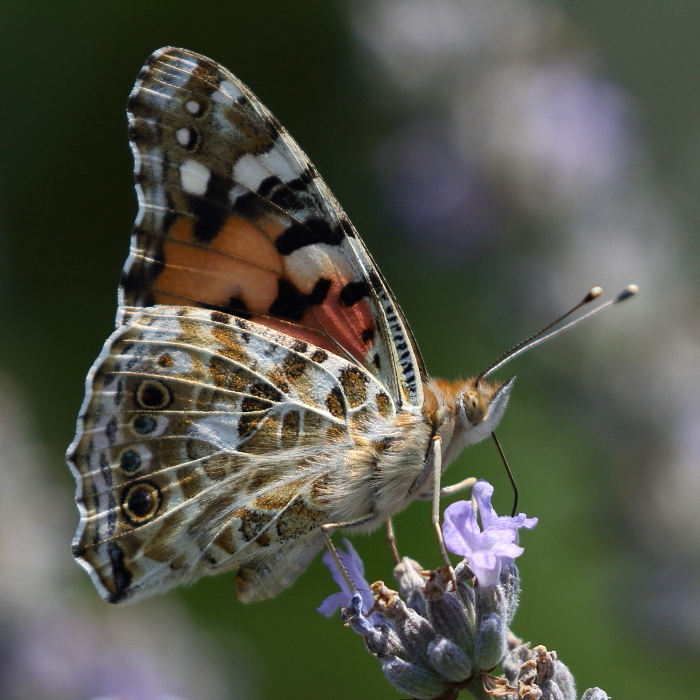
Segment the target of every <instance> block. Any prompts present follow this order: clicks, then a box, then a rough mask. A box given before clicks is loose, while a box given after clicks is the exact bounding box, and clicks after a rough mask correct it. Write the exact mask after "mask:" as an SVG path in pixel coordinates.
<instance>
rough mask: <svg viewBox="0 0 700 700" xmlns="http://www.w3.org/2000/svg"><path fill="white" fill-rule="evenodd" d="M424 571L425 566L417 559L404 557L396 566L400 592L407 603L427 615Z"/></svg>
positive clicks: (395, 572) (395, 573) (395, 575)
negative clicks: (422, 593)
mask: <svg viewBox="0 0 700 700" xmlns="http://www.w3.org/2000/svg"><path fill="white" fill-rule="evenodd" d="M422 571H423V568H422V567H421V565H420V564H419V563H418V562H417V561H414V560H413V559H409V558H408V557H404V558H403V559H402V560H401V561H400V562H399V563H398V564H397V565H396V566H395V567H394V578H395V579H396V580H397V581H398V583H399V592H400V593H401V595H402V597H403V598H404V599H405V600H406V605H408V607H409V608H413V609H414V610H415V611H416V612H417V613H418V614H419V615H422V616H423V617H425V614H426V612H425V600H424V599H423V596H422V595H421V591H422V590H423V587H424V586H425V579H424V578H423V576H422V573H421V572H422Z"/></svg>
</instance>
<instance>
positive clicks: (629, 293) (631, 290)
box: [615, 284, 639, 304]
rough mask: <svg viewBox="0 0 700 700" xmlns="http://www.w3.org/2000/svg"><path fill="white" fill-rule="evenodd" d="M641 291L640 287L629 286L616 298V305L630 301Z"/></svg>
mask: <svg viewBox="0 0 700 700" xmlns="http://www.w3.org/2000/svg"><path fill="white" fill-rule="evenodd" d="M638 291H639V287H638V286H637V285H636V284H628V285H627V286H626V287H625V288H624V289H623V290H622V291H621V292H620V293H619V294H618V295H617V296H616V297H615V303H616V304H617V303H619V302H621V301H625V300H626V299H630V298H631V297H633V296H634V295H635V294H636V293H637V292H638Z"/></svg>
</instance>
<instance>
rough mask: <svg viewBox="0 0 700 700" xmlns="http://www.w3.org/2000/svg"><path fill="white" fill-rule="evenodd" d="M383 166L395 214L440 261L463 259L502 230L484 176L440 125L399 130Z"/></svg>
mask: <svg viewBox="0 0 700 700" xmlns="http://www.w3.org/2000/svg"><path fill="white" fill-rule="evenodd" d="M377 163H378V168H379V172H380V174H381V176H382V184H383V186H384V189H385V192H386V198H387V204H388V206H389V208H390V210H391V212H392V214H393V215H394V217H395V218H396V220H397V221H398V223H399V224H400V225H401V226H402V228H403V229H404V230H405V231H407V232H408V233H410V234H411V235H412V236H413V238H414V239H415V240H416V241H417V242H418V243H419V244H420V245H421V246H422V247H425V248H427V249H428V251H429V252H430V253H431V254H433V255H434V256H435V257H436V258H438V259H439V260H441V261H443V262H454V261H455V256H456V259H457V260H459V259H460V258H461V257H462V256H463V255H464V254H466V253H468V252H469V251H470V250H471V249H472V247H473V246H474V245H476V244H478V243H479V242H481V240H482V239H483V238H485V237H486V236H488V235H489V234H493V233H494V232H495V231H496V226H495V224H496V213H495V209H494V207H493V202H492V199H493V198H492V196H491V193H490V192H489V190H488V187H487V185H486V183H485V182H484V181H483V179H482V177H481V173H480V172H479V170H478V169H477V168H475V167H474V165H473V164H472V163H470V162H469V161H468V159H467V158H466V157H464V156H463V155H462V154H460V152H459V151H458V150H457V148H456V147H455V144H454V143H453V142H452V141H451V140H450V138H449V136H448V135H447V134H446V133H445V132H444V129H443V128H441V127H440V126H439V125H438V124H431V123H423V122H415V123H410V124H408V125H406V126H405V127H403V128H401V129H399V130H398V131H396V132H395V133H393V134H392V135H390V136H389V137H388V138H387V139H386V140H385V141H384V143H383V144H382V145H381V146H380V148H379V150H378V153H377ZM427 233H429V234H430V235H429V236H428V235H426V234H427Z"/></svg>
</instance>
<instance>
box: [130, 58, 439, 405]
mask: <svg viewBox="0 0 700 700" xmlns="http://www.w3.org/2000/svg"><path fill="white" fill-rule="evenodd" d="M129 123H130V139H131V143H132V149H133V152H134V157H135V177H136V187H137V193H138V198H139V214H138V218H137V221H136V225H135V228H134V234H133V239H132V251H131V255H130V256H129V259H128V261H127V265H126V267H125V271H124V275H123V280H122V287H121V302H122V307H121V309H120V315H121V318H122V320H128V318H129V316H130V314H131V313H132V311H133V310H134V308H135V307H147V306H151V305H154V304H173V305H192V306H199V307H204V308H209V309H215V310H219V311H222V312H224V313H227V314H232V315H235V316H238V317H240V318H245V319H250V320H254V321H256V322H258V323H260V324H263V325H266V326H268V327H270V328H273V329H275V330H278V331H281V332H283V333H286V334H288V335H290V336H292V337H295V338H297V339H299V340H301V341H305V342H309V343H313V344H314V345H316V346H318V347H320V348H323V349H325V350H328V351H330V352H332V353H334V354H336V355H339V356H342V357H346V358H348V359H351V360H353V361H354V362H356V363H358V364H359V365H361V366H362V367H363V368H364V369H365V370H367V371H368V372H370V373H371V374H373V375H374V376H375V377H377V379H378V380H379V381H380V382H381V383H382V384H383V385H384V386H385V387H386V389H387V391H388V393H389V394H390V395H391V397H392V399H393V400H394V401H395V402H396V403H397V404H398V405H402V404H407V405H409V406H410V405H413V406H420V405H421V403H422V385H421V379H422V378H424V374H425V372H424V368H423V364H422V361H421V358H420V353H419V351H418V349H417V347H416V344H415V342H414V340H413V337H412V335H411V332H410V329H409V328H408V325H407V324H406V321H405V319H404V317H403V315H402V313H401V311H400V309H399V307H398V305H397V304H396V301H395V300H394V298H393V296H392V294H391V292H390V290H389V289H388V287H387V286H386V284H385V282H384V280H383V278H382V276H381V274H380V273H379V271H378V270H377V269H376V267H375V265H374V263H373V261H372V259H371V257H370V255H369V253H368V252H367V250H366V248H365V246H364V244H363V243H362V241H361V240H360V238H359V236H358V235H357V233H356V232H355V230H354V228H353V227H352V225H351V224H350V222H349V220H348V218H347V217H346V215H345V214H344V212H343V211H342V209H341V208H340V205H339V204H338V203H337V201H336V200H335V198H334V197H333V195H332V194H331V193H330V191H329V190H328V188H327V186H326V185H325V183H324V182H323V180H322V179H321V178H320V177H319V176H318V173H317V172H316V170H315V168H314V167H313V165H312V164H311V163H310V162H309V160H308V158H307V157H306V156H305V155H304V153H303V152H302V151H301V149H300V148H299V147H298V146H297V144H296V143H295V142H294V140H293V139H292V138H291V137H290V136H289V134H288V133H287V132H286V131H285V130H284V128H283V127H282V126H281V125H280V124H279V122H278V121H277V120H276V119H275V118H274V117H273V116H272V115H271V114H270V113H269V112H268V111H267V110H266V109H265V107H264V106H263V105H262V104H261V103H260V101H259V100H258V99H257V98H256V97H255V96H254V95H253V94H252V93H251V92H250V91H249V90H248V88H246V87H245V86H244V85H243V84H242V83H241V82H240V81H239V80H238V79H237V78H235V77H234V76H233V75H232V74H231V73H229V72H228V71H227V70H226V69H224V68H222V67H221V66H219V65H218V64H217V63H215V62H213V61H211V60H210V59H207V58H205V57H203V56H199V55H197V54H194V53H191V52H189V51H185V50H182V49H174V48H166V49H161V50H160V51H157V52H155V53H154V54H153V55H152V56H151V58H150V59H149V61H148V62H147V64H146V65H145V66H144V68H143V70H142V71H141V74H140V76H139V81H138V82H137V84H136V86H135V88H134V90H133V92H132V94H131V97H130V100H129Z"/></svg>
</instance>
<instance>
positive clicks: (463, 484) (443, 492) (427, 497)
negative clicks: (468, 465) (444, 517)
mask: <svg viewBox="0 0 700 700" xmlns="http://www.w3.org/2000/svg"><path fill="white" fill-rule="evenodd" d="M475 483H476V479H475V478H474V477H473V476H470V477H469V478H467V479H462V481H458V482H457V483H456V484H450V486H443V487H442V488H441V489H440V498H444V497H445V496H452V495H453V494H455V493H459V492H460V491H464V490H465V489H470V488H471V487H472V486H474V484H475ZM418 498H420V499H421V500H423V501H432V499H433V492H432V491H426V492H425V493H422V494H421V495H420V496H418Z"/></svg>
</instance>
